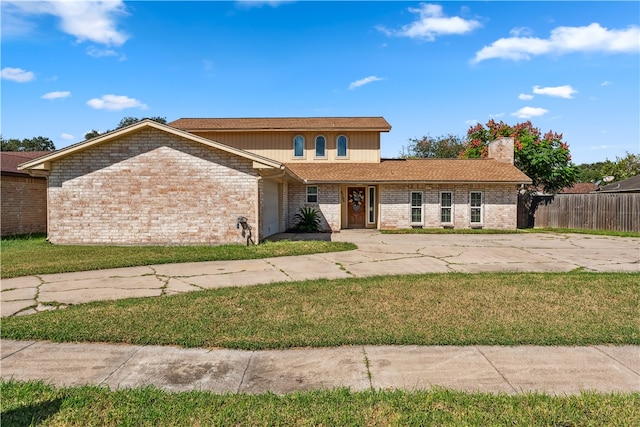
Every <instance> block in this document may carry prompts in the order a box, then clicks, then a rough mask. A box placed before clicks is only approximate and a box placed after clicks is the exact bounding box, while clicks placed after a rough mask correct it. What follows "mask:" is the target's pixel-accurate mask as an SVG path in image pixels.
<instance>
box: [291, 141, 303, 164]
mask: <svg viewBox="0 0 640 427" xmlns="http://www.w3.org/2000/svg"><path fill="white" fill-rule="evenodd" d="M293 157H294V158H296V159H301V158H304V137H303V136H302V135H296V136H294V137H293Z"/></svg>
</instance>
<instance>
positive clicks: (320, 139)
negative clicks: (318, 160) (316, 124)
mask: <svg viewBox="0 0 640 427" xmlns="http://www.w3.org/2000/svg"><path fill="white" fill-rule="evenodd" d="M316 157H327V140H326V139H325V137H324V136H322V135H318V136H316Z"/></svg>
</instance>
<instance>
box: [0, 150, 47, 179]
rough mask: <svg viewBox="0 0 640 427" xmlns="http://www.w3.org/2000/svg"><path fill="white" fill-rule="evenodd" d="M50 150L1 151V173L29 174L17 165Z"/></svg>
mask: <svg viewBox="0 0 640 427" xmlns="http://www.w3.org/2000/svg"><path fill="white" fill-rule="evenodd" d="M51 153H52V151H2V152H0V170H1V171H2V175H16V176H27V177H28V176H29V173H28V172H26V171H22V170H19V169H18V165H19V164H21V163H24V162H27V161H29V160H33V159H36V158H38V157H42V156H45V155H47V154H51Z"/></svg>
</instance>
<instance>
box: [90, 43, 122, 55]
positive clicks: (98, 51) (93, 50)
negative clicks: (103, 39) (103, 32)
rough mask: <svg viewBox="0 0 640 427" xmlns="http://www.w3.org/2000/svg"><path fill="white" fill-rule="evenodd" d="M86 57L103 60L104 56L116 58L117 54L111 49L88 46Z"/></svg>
mask: <svg viewBox="0 0 640 427" xmlns="http://www.w3.org/2000/svg"><path fill="white" fill-rule="evenodd" d="M87 55H89V56H93V57H94V58H104V57H106V56H117V55H118V52H116V51H115V50H113V49H100V48H97V47H95V46H89V47H88V48H87Z"/></svg>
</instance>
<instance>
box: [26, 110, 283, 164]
mask: <svg viewBox="0 0 640 427" xmlns="http://www.w3.org/2000/svg"><path fill="white" fill-rule="evenodd" d="M146 127H152V128H155V129H158V130H162V131H165V132H168V133H171V134H173V135H175V136H178V137H181V138H186V139H189V140H191V141H194V142H199V143H201V144H204V145H207V146H209V147H212V148H216V149H219V150H222V151H225V152H228V153H231V154H235V155H237V156H240V157H244V158H247V159H249V160H253V161H254V162H258V163H260V164H263V165H266V166H269V167H273V168H277V169H284V165H283V164H282V163H281V162H278V161H275V160H272V159H269V158H266V157H263V156H260V155H257V154H253V153H250V152H248V151H245V150H241V149H239V148H235V147H231V146H228V145H225V144H222V143H220V142H217V141H213V140H210V139H207V138H203V137H201V136H198V135H194V134H192V133H189V132H186V131H184V130H181V129H178V128H174V127H172V126H168V125H165V124H162V123H158V122H155V121H153V120H149V119H146V120H142V121H140V122H138V123H135V124H133V125H131V126H127V127H124V128H121V129H117V130H115V131H112V132H109V133H106V134H104V135H100V136H98V137H96V138H93V139H89V140H86V141H82V142H80V143H77V144H74V145H71V146H69V147H66V148H63V149H60V150H58V151H54V152H53V153H51V154H49V155H45V156H43V157H39V158H37V159H34V160H31V161H29V162H25V163H22V164H20V165H18V170H25V169H40V170H48V169H49V168H50V166H49V164H50V162H52V161H54V160H57V159H60V158H63V157H66V156H68V155H70V154H72V153H75V152H80V151H84V150H86V149H89V148H91V147H93V146H95V145H98V144H102V143H104V142H106V141H109V140H111V139H114V138H119V137H122V136H125V135H128V134H130V133H133V132H137V131H139V130H141V129H144V128H146Z"/></svg>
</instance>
